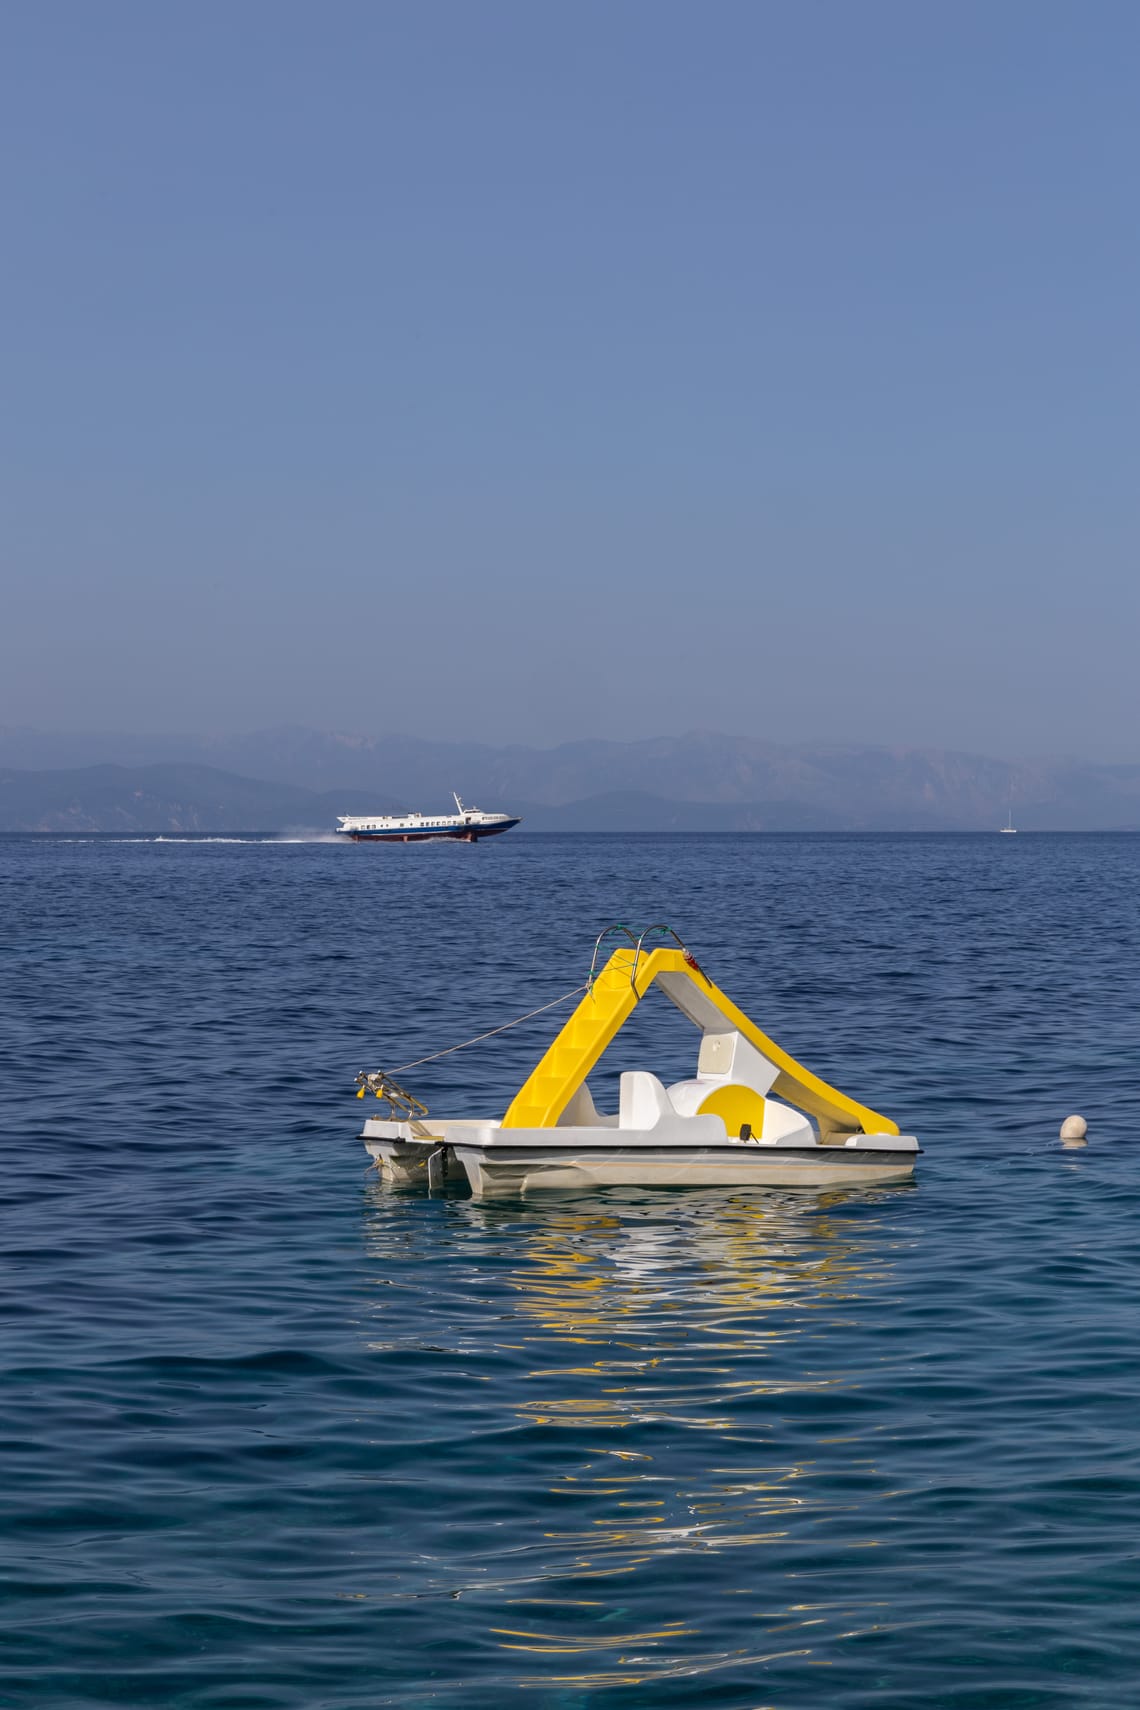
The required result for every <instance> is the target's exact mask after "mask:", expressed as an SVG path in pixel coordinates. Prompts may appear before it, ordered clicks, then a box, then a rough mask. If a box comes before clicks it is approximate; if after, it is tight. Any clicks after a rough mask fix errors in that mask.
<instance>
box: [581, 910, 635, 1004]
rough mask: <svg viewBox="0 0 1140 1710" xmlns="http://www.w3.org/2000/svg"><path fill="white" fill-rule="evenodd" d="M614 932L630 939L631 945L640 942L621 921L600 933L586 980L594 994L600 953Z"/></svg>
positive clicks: (616, 921) (587, 985)
mask: <svg viewBox="0 0 1140 1710" xmlns="http://www.w3.org/2000/svg"><path fill="white" fill-rule="evenodd" d="M613 932H621V933H624V934H625V936H626V937H627V938H628V939H629V941H630V943H631V944H636V943H637V942H638V940H637V939H636V938H635V937H634V936H633V933H632V932H631V931H630V929H629V927H628V926H623V925H622V923H621V921H620V920H615V921H614V923H613V925H612V926H607V927H605V928H604V929H603V930H602V931H601V932H599V933H598V936H597V938H596V940H595V942H594V954H593V955H592V956H591V957H590V972H589V974H588V975H587V978H586V990H587V991H588V992H592V991H593V989H594V975H595V973H596V972H597V968H598V951H599V950H600V949H601V947H602V945H603V943H604V942H605V940H606V939H607V938H608V937H609V936H610V934H611V933H613Z"/></svg>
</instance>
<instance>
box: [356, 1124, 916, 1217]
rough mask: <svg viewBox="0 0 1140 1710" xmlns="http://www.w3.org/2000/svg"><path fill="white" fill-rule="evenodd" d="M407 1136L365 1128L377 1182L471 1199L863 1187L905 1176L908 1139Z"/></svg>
mask: <svg viewBox="0 0 1140 1710" xmlns="http://www.w3.org/2000/svg"><path fill="white" fill-rule="evenodd" d="M439 1128H440V1131H439V1132H438V1134H433V1135H431V1136H430V1137H419V1136H413V1135H412V1133H411V1132H410V1129H409V1127H408V1125H407V1124H406V1123H396V1122H387V1121H380V1120H375V1121H367V1122H366V1123H365V1125H364V1132H363V1134H362V1136H361V1138H362V1139H363V1141H364V1144H365V1148H366V1149H367V1151H368V1153H369V1155H370V1156H371V1157H372V1158H373V1159H374V1160H375V1162H376V1164H377V1166H378V1168H379V1170H380V1172H381V1174H382V1175H384V1176H386V1177H388V1178H389V1180H391V1181H393V1182H397V1183H400V1184H401V1185H405V1186H412V1185H417V1184H422V1185H425V1186H426V1185H428V1184H429V1167H430V1172H431V1174H432V1176H433V1177H434V1181H433V1183H432V1185H434V1183H435V1182H440V1181H442V1180H444V1179H448V1180H451V1181H455V1180H456V1179H462V1177H463V1176H466V1178H467V1182H468V1184H469V1186H470V1188H471V1192H472V1193H473V1194H474V1195H475V1196H476V1197H477V1198H480V1199H483V1198H488V1197H492V1196H512V1197H514V1196H518V1195H525V1194H530V1193H545V1192H549V1191H551V1190H554V1191H562V1192H582V1191H583V1190H588V1189H593V1188H605V1187H729V1188H738V1187H807V1188H820V1187H842V1186H858V1187H867V1186H871V1185H873V1184H877V1183H879V1182H892V1181H901V1180H904V1179H905V1178H906V1177H908V1176H910V1175H912V1174H913V1172H914V1166H915V1160H916V1158H917V1156H918V1142H917V1141H916V1140H915V1139H914V1138H913V1136H911V1135H896V1134H889V1135H888V1134H860V1135H857V1136H855V1137H854V1138H853V1139H850V1140H847V1141H846V1142H845V1143H843V1144H842V1145H821V1144H820V1143H819V1142H818V1141H817V1140H815V1139H814V1137H811V1138H809V1137H808V1136H799V1137H793V1138H789V1139H785V1140H773V1141H765V1140H749V1141H745V1140H737V1139H729V1138H728V1136H727V1135H724V1134H723V1131H722V1137H720V1138H715V1137H714V1138H712V1139H710V1140H709V1141H707V1142H706V1143H704V1144H700V1145H695V1144H692V1143H673V1144H669V1143H664V1144H662V1143H660V1142H659V1141H657V1140H656V1139H655V1137H654V1135H653V1132H652V1130H646V1131H643V1132H640V1133H637V1132H633V1131H629V1130H626V1131H623V1132H620V1133H619V1132H615V1131H612V1130H609V1131H603V1133H602V1134H599V1133H598V1131H597V1130H596V1129H586V1130H575V1129H572V1128H563V1129H555V1130H553V1131H551V1130H548V1129H547V1130H542V1129H536V1130H534V1131H532V1132H531V1133H529V1134H528V1133H527V1132H526V1131H525V1130H521V1129H510V1130H503V1129H501V1128H499V1127H497V1126H492V1125H490V1124H486V1125H483V1124H476V1123H441V1124H440V1125H439Z"/></svg>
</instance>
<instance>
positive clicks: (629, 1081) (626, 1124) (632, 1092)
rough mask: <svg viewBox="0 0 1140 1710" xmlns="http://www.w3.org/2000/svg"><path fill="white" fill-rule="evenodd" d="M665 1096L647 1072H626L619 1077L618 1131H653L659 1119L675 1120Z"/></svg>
mask: <svg viewBox="0 0 1140 1710" xmlns="http://www.w3.org/2000/svg"><path fill="white" fill-rule="evenodd" d="M676 1114H677V1112H676V1110H675V1109H674V1107H673V1103H672V1100H671V1099H670V1097H669V1094H668V1093H667V1092H666V1091H665V1088H664V1087H663V1086H662V1084H661V1082H660V1081H659V1080H658V1079H657V1076H656V1075H651V1074H650V1073H649V1071H648V1069H628V1070H627V1071H626V1072H625V1074H624V1075H623V1076H622V1077H621V1092H620V1095H619V1097H618V1127H619V1128H656V1127H657V1124H658V1123H659V1122H660V1121H661V1118H662V1117H663V1116H676Z"/></svg>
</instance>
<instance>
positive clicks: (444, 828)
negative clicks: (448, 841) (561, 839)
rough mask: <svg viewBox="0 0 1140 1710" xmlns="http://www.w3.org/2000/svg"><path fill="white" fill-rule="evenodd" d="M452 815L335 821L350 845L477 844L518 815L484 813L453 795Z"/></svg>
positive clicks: (344, 816) (349, 817) (389, 815)
mask: <svg viewBox="0 0 1140 1710" xmlns="http://www.w3.org/2000/svg"><path fill="white" fill-rule="evenodd" d="M452 799H453V801H454V802H455V812H454V813H440V814H429V813H398V814H397V813H378V814H372V815H365V816H363V817H354V816H353V815H351V814H342V815H341V816H340V818H339V819H338V820H337V822H336V829H337V832H338V834H339V835H340V836H341V837H350V838H351V839H352V841H353V842H354V843H426V842H427V841H428V840H429V839H430V838H434V837H449V838H455V839H458V840H459V841H460V842H462V843H477V842H478V841H479V839H480V838H481V837H497V836H498V835H499V833H500V832H501V831H509V830H510V829H511V827H512V826H513V825H518V823H519V816H515V817H514V818H512V816H511V815H510V814H509V813H484V812H483V810H482V809H481V808H476V807H467V806H465V804H464V803H463V802H462V801H461V800H460V798H459V797H458V796H456V795H453V797H452Z"/></svg>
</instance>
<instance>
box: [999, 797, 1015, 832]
mask: <svg viewBox="0 0 1140 1710" xmlns="http://www.w3.org/2000/svg"><path fill="white" fill-rule="evenodd" d="M998 830H999V831H1000V832H1001V834H1002V836H1003V837H1016V836H1017V827H1016V825H1014V823H1013V800H1012V798H1011V799H1010V804H1009V813H1008V814H1007V815H1006V821H1005V824H1004V825H999V826H998Z"/></svg>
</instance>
